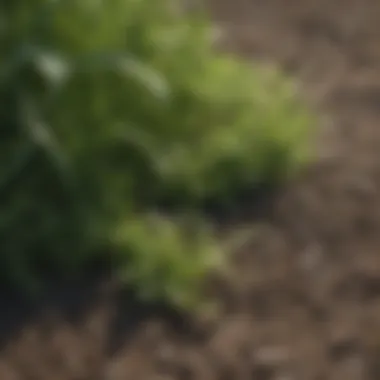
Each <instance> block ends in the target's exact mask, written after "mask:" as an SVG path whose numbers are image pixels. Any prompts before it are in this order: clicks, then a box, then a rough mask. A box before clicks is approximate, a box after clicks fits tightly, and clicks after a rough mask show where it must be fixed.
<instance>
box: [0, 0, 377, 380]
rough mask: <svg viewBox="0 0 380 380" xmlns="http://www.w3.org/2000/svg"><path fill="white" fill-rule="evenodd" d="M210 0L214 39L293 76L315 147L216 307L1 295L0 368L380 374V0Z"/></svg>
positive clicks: (110, 373)
mask: <svg viewBox="0 0 380 380" xmlns="http://www.w3.org/2000/svg"><path fill="white" fill-rule="evenodd" d="M209 6H210V9H211V11H212V14H213V17H214V19H215V20H216V21H217V22H218V23H220V25H221V26H222V27H223V28H224V30H225V31H226V32H227V33H226V36H225V39H224V41H223V45H224V47H225V48H228V49H229V50H231V51H234V52H237V53H239V54H242V55H244V56H245V57H247V58H255V59H262V60H264V61H268V62H272V63H275V64H279V65H281V66H282V67H283V68H284V69H285V70H287V71H288V72H289V73H290V74H292V75H294V76H295V78H297V80H298V81H299V82H300V86H301V91H302V93H303V96H305V97H306V99H307V101H308V102H309V103H310V105H311V107H313V108H314V109H315V110H317V111H318V113H319V115H320V120H321V134H320V138H319V140H318V141H317V148H318V151H319V154H320V159H319V162H318V163H317V164H315V165H314V166H313V167H312V168H310V169H309V170H308V171H307V172H306V173H305V174H304V175H303V177H302V178H300V179H299V180H298V181H297V183H293V184H290V185H289V186H287V188H286V189H284V190H283V191H281V192H280V194H278V195H276V196H275V197H274V199H273V200H272V201H271V209H270V210H268V211H267V213H266V215H265V217H262V218H261V220H260V222H259V226H258V227H257V231H258V233H257V234H256V235H255V237H253V238H252V240H251V241H250V242H249V243H248V244H247V245H246V246H244V247H242V249H241V250H240V251H239V252H237V253H236V260H235V261H236V262H235V264H234V271H232V272H233V273H232V275H231V276H230V278H228V279H227V280H225V281H224V282H223V283H222V284H220V286H219V287H218V288H217V289H216V292H217V294H218V295H219V297H220V298H221V300H223V304H224V310H223V312H222V313H221V315H220V316H219V317H218V318H216V319H215V320H210V321H207V322H206V321H204V322H200V323H191V322H186V321H183V320H181V319H180V318H175V316H172V315H165V314H164V313H161V314H160V315H157V314H156V315H155V316H152V311H151V310H141V307H140V306H138V305H137V304H135V303H133V302H132V301H127V300H128V297H125V295H124V296H123V295H118V294H117V293H116V292H114V291H113V290H112V287H110V286H108V287H107V286H103V287H100V288H99V289H98V288H97V287H95V286H94V285H91V284H86V286H85V285H81V284H78V285H77V286H76V287H74V286H73V287H72V288H71V289H67V288H63V289H61V290H59V289H52V292H51V299H50V300H49V299H47V300H46V302H45V307H44V308H42V307H41V306H38V305H34V306H27V304H25V303H21V302H19V301H17V302H16V301H15V297H12V296H11V295H8V296H7V297H5V296H2V297H1V299H0V326H1V334H0V344H1V346H0V348H1V353H0V379H1V380H19V379H20V380H24V379H27V380H29V379H30V380H97V379H99V380H103V379H104V380H126V379H131V380H174V379H176V380H324V379H326V380H340V379H342V380H367V379H368V380H369V379H372V380H376V379H379V378H380V2H378V1H377V0H235V1H232V0H210V1H209ZM234 273H235V274H234ZM53 300H54V302H53ZM123 300H124V301H123ZM46 305H47V306H46Z"/></svg>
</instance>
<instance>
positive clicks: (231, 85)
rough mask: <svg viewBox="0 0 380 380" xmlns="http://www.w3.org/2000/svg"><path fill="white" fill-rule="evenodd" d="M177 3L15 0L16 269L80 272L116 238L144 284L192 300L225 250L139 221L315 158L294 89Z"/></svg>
mask: <svg viewBox="0 0 380 380" xmlns="http://www.w3.org/2000/svg"><path fill="white" fill-rule="evenodd" d="M171 5H172V4H171V2H170V1H169V0H159V1H158V0H156V1H153V2H152V1H148V0H108V1H93V0H66V1H62V0H61V1H59V0H57V1H48V0H33V1H32V0H13V1H11V2H0V14H1V15H2V16H3V17H2V19H1V20H0V41H1V44H0V123H1V130H0V133H1V142H0V144H1V145H0V160H1V162H2V165H1V167H0V211H1V212H0V246H1V248H2V251H1V254H0V255H1V256H0V257H1V263H0V267H1V268H2V269H1V270H2V273H3V277H4V276H8V277H9V276H10V277H11V278H12V279H13V280H14V281H16V282H17V283H19V282H25V281H31V279H33V278H35V277H36V270H35V268H38V267H41V263H44V265H46V264H48V265H49V268H55V269H56V270H58V271H61V272H63V273H73V272H75V271H78V272H79V273H80V269H81V268H83V267H84V266H85V265H86V263H87V262H88V261H89V260H91V258H92V256H93V255H94V252H95V251H99V250H100V248H101V247H105V248H106V249H108V250H111V251H115V252H116V251H119V250H121V251H122V252H124V253H125V255H126V256H128V257H131V258H133V259H131V260H130V261H128V263H129V264H128V265H129V267H128V268H127V272H128V273H129V274H128V278H131V281H132V282H133V281H135V282H136V283H138V284H139V287H140V288H141V289H142V293H149V294H150V293H151V291H152V290H155V291H157V292H158V293H159V294H158V293H157V294H156V293H153V295H155V296H157V297H158V296H166V297H168V298H169V299H173V302H174V299H175V301H176V302H177V301H178V298H179V297H178V294H181V297H182V298H183V299H186V295H185V294H186V289H190V288H191V287H194V286H193V284H194V281H195V282H197V281H198V280H199V279H200V277H202V275H203V272H204V270H203V269H204V268H206V267H208V266H207V265H205V262H207V257H208V256H209V253H208V252H209V250H210V249H209V243H206V242H205V240H204V239H203V238H202V239H200V240H199V241H198V240H197V244H196V245H195V246H193V245H189V244H187V243H186V244H185V243H183V241H182V240H181V239H182V237H181V236H182V235H181V234H182V233H181V231H182V230H181V228H183V227H179V226H174V225H170V227H169V225H167V224H166V222H165V223H164V224H162V225H161V224H160V226H161V227H160V229H159V231H160V232H159V233H157V235H155V234H153V235H151V230H150V227H149V226H148V224H145V223H147V222H146V219H145V218H144V217H141V218H140V219H133V218H135V215H139V212H143V213H145V212H146V211H149V210H150V209H152V208H154V207H155V206H156V205H157V204H159V203H160V202H161V201H162V200H165V199H174V200H175V202H174V203H175V204H176V205H177V206H178V210H181V209H182V208H183V207H185V206H186V207H187V208H188V207H190V206H191V207H196V206H197V204H198V203H199V202H200V201H202V200H204V199H208V198H213V199H217V200H220V202H224V201H225V200H227V199H229V198H230V197H232V196H233V195H234V193H235V192H236V191H237V190H239V189H240V188H241V187H244V186H251V185H252V184H258V183H262V182H268V181H273V182H274V181H279V180H282V179H283V178H285V177H287V176H288V175H289V174H292V173H295V172H296V169H297V168H298V167H299V166H300V165H301V164H303V163H304V162H305V158H306V157H307V153H308V149H307V144H306V142H307V139H308V132H309V130H310V128H309V126H310V117H309V115H308V113H307V112H306V111H305V109H304V108H303V107H302V106H301V105H300V104H299V102H298V101H297V100H296V98H295V96H294V91H293V89H292V84H291V82H290V81H288V80H287V79H285V78H284V76H283V75H282V74H280V73H279V72H267V71H266V70H264V69H262V68H259V67H257V66H255V65H249V64H248V63H243V62H240V61H237V60H236V59H235V58H231V57H229V56H226V55H222V54H219V53H216V52H215V51H214V49H213V46H212V41H211V34H210V23H209V22H208V20H206V18H205V17H203V15H191V16H190V15H188V16H181V17H180V16H179V15H178V14H177V12H175V11H174V8H173V7H171ZM179 212H181V211H179ZM138 218H139V217H138ZM133 220H138V223H139V224H138V225H135V224H134V222H133ZM120 221H122V222H120ZM126 221H129V223H130V225H129V223H127V224H126ZM120 223H121V226H120ZM115 231H117V233H116V232H115ZM120 231H123V232H122V235H120V234H121V232H120ZM151 236H153V237H154V239H157V244H151V242H150V241H149V239H148V237H151ZM148 243H149V244H148ZM203 244H204V247H203ZM177 247H178V248H177ZM193 249H194V251H195V253H194V254H195V255H198V256H197V257H199V258H201V259H199V260H196V261H194V257H192V256H191V255H189V254H188V251H190V250H193ZM196 252H201V253H202V254H197V253H196ZM203 255H204V258H203ZM190 256H191V258H190ZM168 260H169V262H170V263H171V264H168ZM3 263H4V264H3ZM147 268H148V269H147ZM162 268H166V269H165V270H164V273H165V275H161V274H160V275H159V276H158V277H157V276H156V274H155V273H161V272H160V271H161V269H162ZM168 268H169V269H168ZM157 271H158V272H157ZM131 273H135V275H133V276H132V277H131V276H130V274H131ZM166 281H167V282H166ZM190 284H192V285H190ZM189 299H193V297H192V296H191V297H190V296H189ZM189 302H190V301H189Z"/></svg>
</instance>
